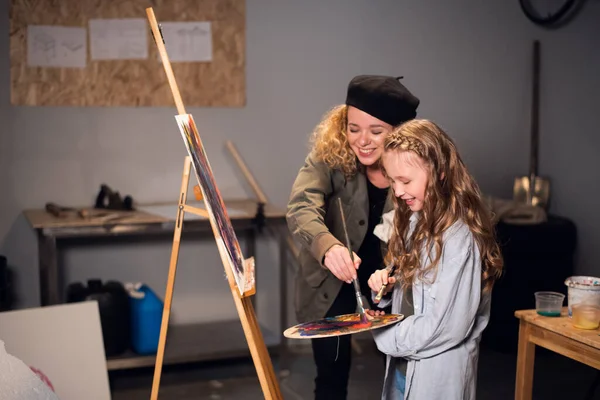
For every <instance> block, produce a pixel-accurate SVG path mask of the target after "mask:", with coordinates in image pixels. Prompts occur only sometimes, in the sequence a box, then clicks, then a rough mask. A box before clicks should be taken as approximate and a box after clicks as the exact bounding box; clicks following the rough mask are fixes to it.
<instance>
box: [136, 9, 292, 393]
mask: <svg viewBox="0 0 600 400" xmlns="http://www.w3.org/2000/svg"><path fill="white" fill-rule="evenodd" d="M146 13H147V16H148V20H149V22H150V27H151V28H152V34H153V36H154V41H155V42H156V45H157V47H158V51H159V53H160V56H161V59H162V61H163V66H164V68H165V72H166V74H167V79H168V81H169V84H170V86H171V91H172V92H173V97H174V100H175V104H176V106H177V111H178V113H179V115H185V114H186V111H185V108H184V106H183V101H182V99H181V95H180V93H179V89H178V88H177V83H176V81H175V76H174V75H173V71H172V69H171V64H170V63H169V59H168V56H167V52H166V48H165V45H164V42H163V37H162V33H161V32H160V28H159V26H158V23H157V21H156V17H155V15H154V11H153V9H152V8H147V9H146ZM191 165H192V162H191V159H190V157H189V156H187V157H185V163H184V167H183V176H182V180H181V190H180V194H179V203H178V211H177V218H176V224H175V232H174V235H173V248H172V251H171V259H170V262H169V274H168V279H167V288H166V293H165V299H164V307H163V317H162V323H161V328H160V338H159V343H158V350H157V354H156V362H155V367H154V379H153V382H152V394H151V399H152V400H155V399H158V392H159V388H160V377H161V372H162V364H163V359H164V351H165V344H166V339H167V330H168V325H169V316H170V312H171V301H172V298H173V289H174V285H175V275H176V271H177V260H178V257H179V247H180V240H181V231H182V228H183V220H184V215H185V212H190V213H192V214H196V215H200V216H203V217H206V218H208V219H209V221H210V223H211V227H212V230H213V234H214V236H215V240H216V242H217V247H218V249H219V255H220V257H221V262H222V263H223V267H224V269H225V272H226V274H227V280H228V282H229V287H230V289H231V294H232V295H233V300H234V303H235V307H236V310H237V312H238V315H239V318H240V322H241V324H242V328H243V330H244V335H245V336H246V341H247V342H248V347H249V349H250V354H251V355H252V359H253V361H254V366H255V368H256V372H257V375H258V379H259V382H260V385H261V388H262V391H263V394H264V396H265V399H282V398H283V397H282V395H281V390H280V388H279V383H278V381H277V378H276V376H275V372H274V369H273V364H272V363H271V358H270V356H269V353H268V351H267V347H266V345H265V342H264V338H263V336H262V332H261V331H260V327H259V325H258V320H257V318H256V313H255V312H254V307H253V305H252V300H251V297H250V296H251V295H253V294H255V288H254V287H253V288H252V289H254V290H246V291H244V292H243V294H240V289H239V288H238V284H237V282H236V280H235V277H234V275H233V270H232V267H231V264H230V261H229V256H228V254H227V250H226V249H225V248H224V245H223V244H222V241H221V240H220V239H221V234H220V231H219V229H218V227H217V226H216V224H215V223H214V218H210V214H209V211H208V209H209V207H208V204H207V200H206V199H204V202H205V206H206V207H207V210H203V209H200V208H196V207H192V206H189V205H187V204H186V203H187V191H188V186H189V179H190V170H191ZM199 183H200V182H199ZM244 262H246V263H247V262H250V263H253V262H254V260H253V259H248V260H244Z"/></svg>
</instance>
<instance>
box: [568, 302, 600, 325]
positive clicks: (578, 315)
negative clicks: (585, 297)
mask: <svg viewBox="0 0 600 400" xmlns="http://www.w3.org/2000/svg"><path fill="white" fill-rule="evenodd" d="M571 308H572V310H573V326H574V327H575V328H579V329H597V328H598V326H600V307H598V306H597V305H595V304H586V303H579V304H573V305H572V306H571Z"/></svg>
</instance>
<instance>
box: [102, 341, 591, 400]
mask: <svg viewBox="0 0 600 400" xmlns="http://www.w3.org/2000/svg"><path fill="white" fill-rule="evenodd" d="M361 347H362V354H361V355H354V361H353V365H352V371H351V377H350V384H349V396H348V399H349V400H353V399H356V400H358V399H361V400H369V399H380V395H381V386H382V380H383V376H382V371H383V366H382V361H381V358H380V356H379V354H377V353H376V349H375V348H374V346H372V343H370V342H368V341H367V342H362V341H361ZM272 360H273V365H274V367H275V369H276V371H277V373H278V374H279V378H280V380H279V383H280V387H281V391H282V394H283V397H284V398H285V399H293V400H296V399H311V398H313V395H312V390H313V379H314V373H315V368H314V365H313V362H312V354H311V353H310V348H308V350H306V349H304V350H300V351H294V352H293V354H291V355H290V356H289V357H288V358H286V359H285V361H283V360H282V359H280V358H279V357H276V356H274V357H273V358H272ZM515 366H516V355H515V354H509V353H500V352H497V351H494V350H491V349H488V348H486V347H482V348H481V355H480V364H479V376H478V388H477V394H478V396H477V398H478V399H485V400H509V399H513V398H514V385H515ZM152 375H153V369H143V370H131V371H116V372H115V373H112V374H111V385H112V391H113V400H138V399H139V400H142V399H144V400H147V399H149V398H150V392H151V387H152ZM597 376H598V372H597V371H596V370H594V369H593V368H590V367H588V366H586V365H583V364H580V363H578V362H576V361H572V360H570V359H568V358H566V357H563V356H560V355H557V354H554V353H551V352H549V351H546V350H543V349H538V350H537V354H536V363H535V375H534V390H533V392H534V393H533V398H534V399H540V400H554V399H557V400H558V399H567V398H569V399H570V400H587V399H586V393H587V392H588V391H589V389H590V387H591V386H592V384H593V382H594V380H595V379H596V377H597ZM160 388H161V390H160V396H159V398H160V399H161V400H171V399H173V400H174V399H177V400H188V399H212V400H217V399H248V400H253V399H263V398H264V396H263V394H262V392H261V389H260V385H259V383H258V379H257V377H256V373H255V370H254V366H253V364H252V361H251V360H250V359H238V360H228V361H221V362H211V363H203V364H190V365H182V366H165V367H164V368H163V374H162V379H161V385H160ZM592 398H593V399H600V387H598V388H597V390H596V392H595V394H594V396H593V397H591V398H590V399H592Z"/></svg>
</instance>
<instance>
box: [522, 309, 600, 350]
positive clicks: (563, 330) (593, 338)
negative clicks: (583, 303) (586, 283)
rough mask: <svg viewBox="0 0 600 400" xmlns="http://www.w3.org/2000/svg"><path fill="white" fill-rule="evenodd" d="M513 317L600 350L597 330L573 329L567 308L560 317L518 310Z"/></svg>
mask: <svg viewBox="0 0 600 400" xmlns="http://www.w3.org/2000/svg"><path fill="white" fill-rule="evenodd" d="M515 316H516V317H517V318H519V319H521V320H522V321H523V320H524V321H527V322H529V323H530V324H532V325H535V326H539V327H540V328H544V329H546V330H548V331H550V332H554V333H556V334H559V335H562V336H565V337H567V338H570V339H573V340H575V341H577V342H580V343H584V344H586V345H588V346H590V347H593V348H595V349H600V336H599V335H598V334H599V333H600V331H598V329H593V330H587V329H578V328H575V327H574V326H573V321H572V319H571V318H569V315H568V311H567V307H564V308H563V310H562V313H561V316H560V317H544V316H542V315H539V314H538V313H537V312H536V311H535V310H519V311H516V312H515Z"/></svg>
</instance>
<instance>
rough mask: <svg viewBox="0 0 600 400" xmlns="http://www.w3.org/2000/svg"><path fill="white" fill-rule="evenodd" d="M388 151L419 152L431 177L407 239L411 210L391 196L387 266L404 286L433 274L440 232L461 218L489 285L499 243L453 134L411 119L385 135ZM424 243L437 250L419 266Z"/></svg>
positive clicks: (497, 268)
mask: <svg viewBox="0 0 600 400" xmlns="http://www.w3.org/2000/svg"><path fill="white" fill-rule="evenodd" d="M392 151H400V152H402V151H409V152H413V153H414V154H416V155H417V156H419V157H420V158H421V159H422V160H423V161H424V162H425V164H426V165H427V167H428V170H429V180H428V183H427V188H426V190H425V199H427V200H426V201H425V202H424V203H423V209H422V210H421V212H420V214H421V216H420V218H419V221H418V222H417V224H416V226H415V229H414V232H413V233H412V235H411V236H412V237H411V238H408V237H407V234H408V229H409V225H410V224H409V219H410V216H411V214H412V211H411V210H410V208H409V207H408V206H407V205H406V203H405V202H404V201H402V200H401V199H399V198H397V197H394V199H395V200H394V201H395V210H396V211H395V215H394V218H395V223H394V230H393V233H392V237H391V238H390V242H389V246H388V254H387V256H386V259H387V261H388V265H389V264H390V263H393V264H394V265H396V266H397V276H398V278H399V280H400V281H402V284H403V286H408V285H411V284H412V283H413V281H414V280H415V278H419V279H424V277H426V276H428V274H429V273H430V272H432V273H433V275H434V276H435V274H436V273H437V265H438V263H439V260H440V257H441V254H442V245H443V243H442V235H443V233H444V232H445V231H446V230H447V229H448V228H449V227H451V226H452V225H453V224H454V223H455V222H456V221H457V220H462V221H463V222H464V223H465V224H466V225H467V226H468V227H469V229H470V231H471V233H472V234H473V236H474V238H475V241H476V243H477V246H478V248H479V252H480V255H481V260H482V276H481V284H482V289H483V291H484V292H485V291H489V290H491V289H492V287H493V285H494V282H495V281H496V280H497V279H498V278H499V277H500V275H501V273H502V268H503V259H502V255H501V252H500V247H499V245H498V243H497V241H496V238H495V231H494V226H493V223H492V218H491V215H490V212H489V210H488V209H487V207H486V206H485V202H484V201H483V199H482V196H481V192H480V190H479V187H478V185H477V183H476V182H475V180H474V179H473V177H472V176H471V175H470V174H469V172H468V170H467V167H466V166H465V164H464V163H463V161H462V160H461V158H460V155H459V153H458V150H457V148H456V145H455V144H454V142H453V141H452V139H451V138H450V137H449V136H448V135H447V134H446V133H445V132H444V131H443V130H442V129H441V128H440V127H439V126H437V125H436V124H435V123H433V122H431V121H428V120H412V121H408V122H406V123H404V124H402V125H400V126H399V127H398V128H396V129H394V130H393V131H392V132H391V133H390V134H389V135H388V136H387V137H386V140H385V144H384V153H388V152H392ZM384 174H385V169H384ZM409 242H410V243H409ZM424 248H426V249H428V251H429V254H431V251H432V250H435V257H430V259H431V260H432V262H431V263H430V264H429V265H427V266H422V265H421V261H420V252H421V249H424Z"/></svg>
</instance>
